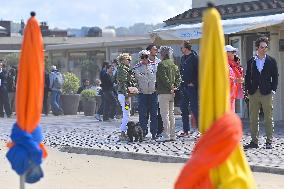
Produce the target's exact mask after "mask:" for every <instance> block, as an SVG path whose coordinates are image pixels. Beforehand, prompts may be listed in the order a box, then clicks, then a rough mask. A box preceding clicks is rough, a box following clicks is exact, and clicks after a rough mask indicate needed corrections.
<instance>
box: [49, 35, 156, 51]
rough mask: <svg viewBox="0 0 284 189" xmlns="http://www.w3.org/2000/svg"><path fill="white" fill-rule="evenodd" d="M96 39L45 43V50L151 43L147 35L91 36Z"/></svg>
mask: <svg viewBox="0 0 284 189" xmlns="http://www.w3.org/2000/svg"><path fill="white" fill-rule="evenodd" d="M93 38H95V39H96V40H93V41H88V42H84V41H81V42H80V43H69V44H57V45H47V46H46V50H65V49H90V48H102V47H114V46H130V45H144V44H145V45H146V44H150V43H152V40H151V38H150V37H149V36H138V37H132V36H131V37H93Z"/></svg>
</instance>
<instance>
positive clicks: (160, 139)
mask: <svg viewBox="0 0 284 189" xmlns="http://www.w3.org/2000/svg"><path fill="white" fill-rule="evenodd" d="M170 140H171V139H170V138H167V137H164V136H162V137H160V138H158V139H157V140H156V141H157V142H169V141H170Z"/></svg>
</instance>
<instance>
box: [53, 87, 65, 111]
mask: <svg viewBox="0 0 284 189" xmlns="http://www.w3.org/2000/svg"><path fill="white" fill-rule="evenodd" d="M60 96H61V91H55V90H52V91H51V110H52V112H53V114H54V115H59V114H61V113H62V109H61V106H60Z"/></svg>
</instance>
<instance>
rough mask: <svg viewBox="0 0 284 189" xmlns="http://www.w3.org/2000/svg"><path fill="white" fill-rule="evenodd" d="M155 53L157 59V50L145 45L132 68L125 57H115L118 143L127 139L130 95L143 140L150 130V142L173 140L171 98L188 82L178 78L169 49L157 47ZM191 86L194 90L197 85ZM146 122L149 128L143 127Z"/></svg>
mask: <svg viewBox="0 0 284 189" xmlns="http://www.w3.org/2000/svg"><path fill="white" fill-rule="evenodd" d="M185 43H188V42H184V44H185ZM190 51H191V48H190ZM159 53H160V57H161V60H160V59H159V58H158V57H157V55H158V48H157V47H156V46H155V45H149V46H148V47H147V48H146V49H145V50H142V51H140V52H139V62H138V63H137V64H136V65H135V66H133V68H131V66H130V65H131V56H130V55H129V54H127V53H122V54H120V55H119V57H118V58H117V60H118V63H119V64H118V69H117V78H116V79H117V85H118V100H119V102H120V105H121V109H122V112H123V115H122V121H121V126H120V130H121V135H120V140H121V141H124V140H128V139H127V136H126V131H127V123H128V121H129V116H130V110H129V108H127V107H128V105H129V104H130V103H131V98H132V96H134V95H137V97H138V104H139V105H138V107H139V108H138V113H139V124H140V126H141V128H142V130H143V135H144V137H145V136H146V135H147V134H148V130H150V133H151V136H152V139H153V140H157V141H172V140H176V135H175V118H174V97H175V94H176V90H177V89H178V88H179V87H180V85H181V83H182V82H183V84H184V85H187V84H185V82H189V83H192V82H190V81H189V80H187V81H185V80H183V79H182V77H181V74H180V71H179V68H178V66H177V65H175V63H174V62H173V49H172V48H171V47H169V46H161V47H160V49H159ZM196 77H197V74H196ZM196 80H197V79H196ZM189 83H188V84H189ZM194 87H196V91H197V86H194ZM187 116H189V114H188V115H187ZM196 116H197V115H196ZM159 117H161V120H160V119H159ZM149 119H150V124H149V126H150V129H148V126H147V125H148V121H149Z"/></svg>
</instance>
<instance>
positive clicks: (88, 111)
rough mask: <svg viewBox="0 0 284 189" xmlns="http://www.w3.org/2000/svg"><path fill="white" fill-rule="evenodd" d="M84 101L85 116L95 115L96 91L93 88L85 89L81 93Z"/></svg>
mask: <svg viewBox="0 0 284 189" xmlns="http://www.w3.org/2000/svg"><path fill="white" fill-rule="evenodd" d="M81 99H82V101H83V109H84V115H85V116H93V115H94V113H95V102H96V91H95V90H93V89H85V90H83V91H82V93H81Z"/></svg>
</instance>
